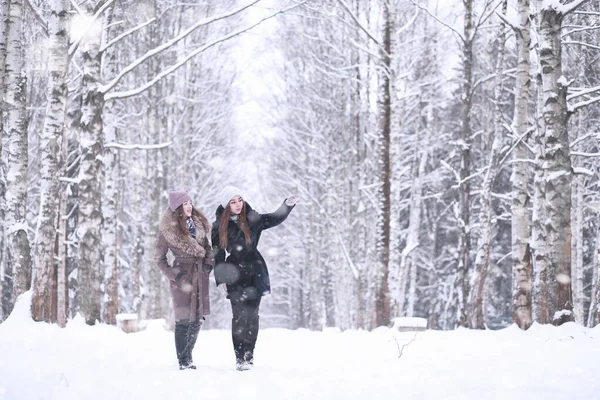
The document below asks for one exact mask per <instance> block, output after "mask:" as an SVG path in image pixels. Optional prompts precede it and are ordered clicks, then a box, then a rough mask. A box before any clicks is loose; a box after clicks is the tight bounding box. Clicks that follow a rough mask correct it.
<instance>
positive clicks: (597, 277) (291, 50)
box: [0, 0, 600, 330]
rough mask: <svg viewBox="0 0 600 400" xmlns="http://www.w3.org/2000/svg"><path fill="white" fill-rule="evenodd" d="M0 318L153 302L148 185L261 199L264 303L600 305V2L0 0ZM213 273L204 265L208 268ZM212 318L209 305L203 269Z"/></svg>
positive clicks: (500, 317)
mask: <svg viewBox="0 0 600 400" xmlns="http://www.w3.org/2000/svg"><path fill="white" fill-rule="evenodd" d="M0 15H1V18H0V66H2V68H3V72H2V73H0V112H1V115H0V132H1V133H0V134H1V135H2V136H1V140H0V145H1V148H0V152H1V154H2V159H1V160H2V162H1V165H0V220H1V221H2V222H1V226H2V229H1V230H0V279H1V285H0V297H1V307H0V321H2V320H4V319H6V318H7V317H8V315H10V312H11V310H12V308H13V306H14V304H15V301H16V299H17V297H18V296H19V295H21V294H23V293H24V292H26V291H29V290H30V291H31V298H32V302H31V315H32V317H33V319H34V320H35V321H45V322H51V323H56V324H58V325H59V326H65V324H66V322H67V321H68V320H70V319H72V318H74V316H75V315H77V313H79V314H81V315H82V316H83V318H84V319H85V321H86V322H87V324H90V325H94V324H97V323H106V324H116V320H117V315H118V314H120V313H128V314H137V315H138V316H139V317H140V318H141V319H145V320H147V319H155V318H165V319H167V320H172V318H173V317H172V315H170V313H172V307H171V306H170V304H169V302H170V301H171V299H170V296H169V291H168V283H167V281H166V279H165V278H164V277H163V276H162V275H161V273H160V271H159V270H158V268H157V267H156V265H155V264H154V259H153V248H154V242H155V240H156V237H157V230H158V220H159V217H160V214H161V213H162V212H163V211H164V210H165V209H166V207H167V202H168V195H167V193H168V190H169V189H173V188H178V189H183V190H186V191H188V193H190V195H191V196H192V198H193V199H194V204H195V207H196V208H198V209H199V210H201V211H202V212H204V213H205V214H206V215H207V216H208V218H209V220H210V221H211V222H212V221H213V220H214V212H215V209H216V207H217V205H218V200H217V195H218V192H219V190H220V188H222V187H223V186H224V185H226V184H234V185H236V186H238V187H240V188H243V189H244V190H245V192H246V193H247V194H248V196H247V198H246V199H245V200H247V201H248V202H249V203H251V204H252V206H253V207H254V208H255V209H258V210H259V211H261V212H271V211H274V210H275V209H276V208H277V207H278V205H279V204H281V202H282V201H283V200H284V199H285V198H286V196H288V195H290V194H295V193H296V194H298V195H299V196H300V202H299V203H298V205H297V206H296V208H295V210H294V212H293V213H292V214H291V216H290V217H289V219H288V220H287V221H286V223H285V224H284V225H282V226H281V227H278V228H276V229H274V230H272V231H269V232H268V233H265V235H264V239H263V242H262V244H261V246H262V251H263V254H264V255H265V258H266V259H267V261H268V262H269V268H270V272H271V281H272V284H273V293H272V294H271V296H269V299H268V301H267V302H266V303H265V306H264V308H263V311H262V314H261V315H262V318H263V321H264V323H265V324H266V325H267V326H274V327H285V328H292V329H293V328H300V327H302V328H308V329H311V330H321V329H323V328H325V327H339V328H341V329H373V328H375V327H378V326H385V325H389V324H390V322H391V321H392V320H393V318H395V317H398V316H408V317H412V316H415V317H423V318H426V319H427V322H428V327H429V328H430V329H442V330H448V329H455V328H457V327H467V328H472V329H486V328H487V329H494V328H500V327H506V326H508V325H510V324H512V323H515V324H517V325H518V326H519V327H521V328H522V329H527V328H529V327H530V326H531V324H532V323H533V322H538V323H541V324H554V325H560V324H563V323H565V322H568V321H575V322H577V323H578V324H581V325H584V326H588V327H593V326H595V325H597V324H599V323H600V223H599V221H598V214H599V213H600V193H599V187H600V182H599V179H598V178H599V176H600V175H599V172H600V157H599V156H600V47H599V45H598V44H599V43H600V2H598V1H594V0H197V1H190V2H179V1H171V0H135V1H132V0H83V1H82V0H71V1H69V0H25V1H23V0H0ZM213 283H214V281H212V278H211V287H212V286H213ZM211 298H212V302H213V306H212V313H211V316H210V318H208V320H207V326H208V327H222V326H225V324H226V323H227V319H226V318H225V314H224V310H226V308H227V307H228V304H227V302H226V300H225V299H224V298H223V297H222V296H221V295H220V294H219V293H218V291H216V290H212V289H211Z"/></svg>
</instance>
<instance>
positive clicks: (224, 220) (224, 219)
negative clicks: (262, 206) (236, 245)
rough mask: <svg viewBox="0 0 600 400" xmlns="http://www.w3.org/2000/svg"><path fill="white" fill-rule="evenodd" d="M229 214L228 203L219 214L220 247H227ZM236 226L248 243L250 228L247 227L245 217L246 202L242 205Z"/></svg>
mask: <svg viewBox="0 0 600 400" xmlns="http://www.w3.org/2000/svg"><path fill="white" fill-rule="evenodd" d="M230 216H231V208H230V207H229V204H227V207H225V211H223V214H221V220H220V221H219V247H221V248H222V249H224V248H226V247H227V226H228V225H229V217H230ZM237 225H238V228H240V229H241V230H242V232H244V238H246V243H250V241H251V240H250V228H248V219H247V218H246V202H244V205H243V206H242V211H241V212H240V214H239V216H238V220H237Z"/></svg>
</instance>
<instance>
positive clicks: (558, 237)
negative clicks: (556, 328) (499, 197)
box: [539, 5, 573, 325]
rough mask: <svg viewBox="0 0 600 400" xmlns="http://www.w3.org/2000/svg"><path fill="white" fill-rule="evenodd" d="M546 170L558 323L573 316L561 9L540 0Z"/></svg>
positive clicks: (555, 321)
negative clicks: (558, 9) (542, 3)
mask: <svg viewBox="0 0 600 400" xmlns="http://www.w3.org/2000/svg"><path fill="white" fill-rule="evenodd" d="M539 24H540V26H539V33H540V66H541V71H542V90H543V99H542V100H543V103H542V106H543V110H542V111H543V117H544V131H543V135H544V142H545V152H544V157H543V159H542V160H541V161H542V162H543V165H542V166H543V168H544V169H545V170H546V171H547V174H546V182H545V186H546V193H545V195H546V198H545V202H546V226H547V227H546V232H547V243H548V279H549V283H550V285H549V287H550V303H549V305H550V309H549V312H550V316H551V318H552V323H553V324H555V325H561V324H563V323H564V322H567V321H573V299H572V293H571V183H572V181H573V174H572V169H571V168H572V167H571V157H570V151H569V138H568V134H567V118H568V115H567V99H566V94H567V87H566V80H565V78H564V77H563V76H562V61H561V25H562V14H560V13H559V12H557V11H556V10H555V9H554V8H552V7H551V6H549V5H543V8H542V9H541V11H540V15H539Z"/></svg>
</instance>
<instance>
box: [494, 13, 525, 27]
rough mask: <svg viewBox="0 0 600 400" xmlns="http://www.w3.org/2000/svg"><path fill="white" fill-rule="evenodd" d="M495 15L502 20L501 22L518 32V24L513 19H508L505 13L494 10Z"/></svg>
mask: <svg viewBox="0 0 600 400" xmlns="http://www.w3.org/2000/svg"><path fill="white" fill-rule="evenodd" d="M496 15H497V16H498V18H500V19H501V20H502V22H504V23H505V24H506V25H508V26H510V27H511V29H512V30H513V31H515V32H518V31H520V30H521V27H520V26H518V25H515V24H514V22H513V21H511V20H509V19H508V18H507V17H506V15H504V14H502V13H501V12H498V11H496Z"/></svg>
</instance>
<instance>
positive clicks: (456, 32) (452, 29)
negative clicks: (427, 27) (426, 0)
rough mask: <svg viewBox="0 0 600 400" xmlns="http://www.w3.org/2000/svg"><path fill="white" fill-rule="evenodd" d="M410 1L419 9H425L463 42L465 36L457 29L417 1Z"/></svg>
mask: <svg viewBox="0 0 600 400" xmlns="http://www.w3.org/2000/svg"><path fill="white" fill-rule="evenodd" d="M411 2H412V3H413V4H414V5H415V6H417V7H419V8H420V9H421V10H423V11H425V12H426V13H427V14H429V15H430V16H431V17H432V18H433V19H435V20H436V21H437V22H439V23H440V24H442V25H444V26H445V27H446V28H448V29H450V30H451V31H452V32H454V33H455V34H456V35H457V36H458V37H459V38H460V40H462V42H463V43H464V42H465V38H464V36H463V35H462V33H460V32H459V31H457V30H456V29H454V28H453V27H452V26H450V25H449V24H447V23H446V22H444V21H442V20H441V19H440V18H438V16H437V15H435V14H433V13H432V12H431V11H429V10H428V9H427V8H426V7H423V6H422V5H420V4H419V3H417V2H416V1H415V0H411Z"/></svg>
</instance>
